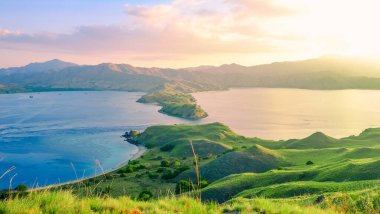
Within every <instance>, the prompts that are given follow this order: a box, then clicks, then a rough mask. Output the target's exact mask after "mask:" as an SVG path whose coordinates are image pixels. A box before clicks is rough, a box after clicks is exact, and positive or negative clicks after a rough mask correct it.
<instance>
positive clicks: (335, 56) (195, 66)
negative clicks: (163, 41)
mask: <svg viewBox="0 0 380 214" xmlns="http://www.w3.org/2000/svg"><path fill="white" fill-rule="evenodd" d="M318 59H344V60H348V59H351V60H355V59H356V60H365V61H366V62H372V63H373V62H376V60H378V59H380V58H379V57H358V56H344V55H323V56H317V57H314V58H303V59H298V60H282V61H281V60H280V61H270V62H267V63H261V64H251V65H243V64H239V63H235V62H232V63H224V64H216V65H211V64H210V65H207V64H200V65H193V66H188V67H168V66H161V67H157V66H139V65H134V64H131V63H128V62H124V63H115V62H100V63H94V64H80V63H76V62H72V61H67V60H64V59H60V58H51V59H48V60H45V61H34V62H29V63H26V64H22V65H19V66H11V67H1V66H0V69H12V68H19V67H25V66H28V65H31V64H44V63H48V62H52V61H60V62H63V63H73V64H75V65H77V66H97V65H101V64H115V65H130V66H132V67H135V68H163V69H165V68H167V69H190V68H198V67H222V66H225V65H237V66H243V67H255V66H261V65H270V64H274V63H285V62H302V61H308V60H318Z"/></svg>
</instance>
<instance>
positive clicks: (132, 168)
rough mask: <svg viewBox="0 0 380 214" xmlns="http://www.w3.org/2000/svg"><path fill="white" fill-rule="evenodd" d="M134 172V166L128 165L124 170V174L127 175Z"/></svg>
mask: <svg viewBox="0 0 380 214" xmlns="http://www.w3.org/2000/svg"><path fill="white" fill-rule="evenodd" d="M133 171H134V167H133V165H128V166H127V167H125V169H124V172H125V173H132V172H133Z"/></svg>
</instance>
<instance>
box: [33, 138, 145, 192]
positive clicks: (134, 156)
mask: <svg viewBox="0 0 380 214" xmlns="http://www.w3.org/2000/svg"><path fill="white" fill-rule="evenodd" d="M128 143H129V142H128ZM132 145H133V144H132ZM136 147H137V152H136V153H134V154H132V157H131V158H130V159H129V160H126V161H124V162H121V163H120V164H118V165H117V166H116V167H114V168H112V169H110V170H108V171H105V172H104V173H101V174H98V175H93V176H90V177H86V178H80V179H78V180H73V181H67V182H63V183H58V184H51V185H47V186H43V187H35V188H34V187H31V188H30V189H29V190H28V192H34V191H39V190H44V189H50V188H55V187H60V186H65V185H70V184H76V183H79V182H82V181H85V180H88V179H91V178H97V177H99V176H103V175H105V174H108V173H110V172H114V171H117V170H119V169H120V168H122V167H124V166H126V165H127V164H128V162H129V161H131V160H136V159H138V158H139V157H141V156H142V155H143V154H144V153H145V151H146V150H147V148H146V147H145V146H142V145H138V146H137V145H136Z"/></svg>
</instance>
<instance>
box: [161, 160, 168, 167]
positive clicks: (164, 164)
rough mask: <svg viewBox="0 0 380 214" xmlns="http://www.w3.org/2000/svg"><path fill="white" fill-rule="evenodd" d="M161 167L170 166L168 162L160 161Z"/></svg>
mask: <svg viewBox="0 0 380 214" xmlns="http://www.w3.org/2000/svg"><path fill="white" fill-rule="evenodd" d="M161 166H162V167H168V166H170V162H169V161H168V160H163V161H161Z"/></svg>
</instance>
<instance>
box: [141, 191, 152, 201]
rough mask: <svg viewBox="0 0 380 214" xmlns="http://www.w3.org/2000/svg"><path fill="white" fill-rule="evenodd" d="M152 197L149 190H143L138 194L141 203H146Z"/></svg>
mask: <svg viewBox="0 0 380 214" xmlns="http://www.w3.org/2000/svg"><path fill="white" fill-rule="evenodd" d="M152 197H153V193H152V192H150V191H149V190H144V191H142V192H141V193H140V194H139V197H138V198H139V200H141V201H148V200H150V199H151V198H152Z"/></svg>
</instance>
